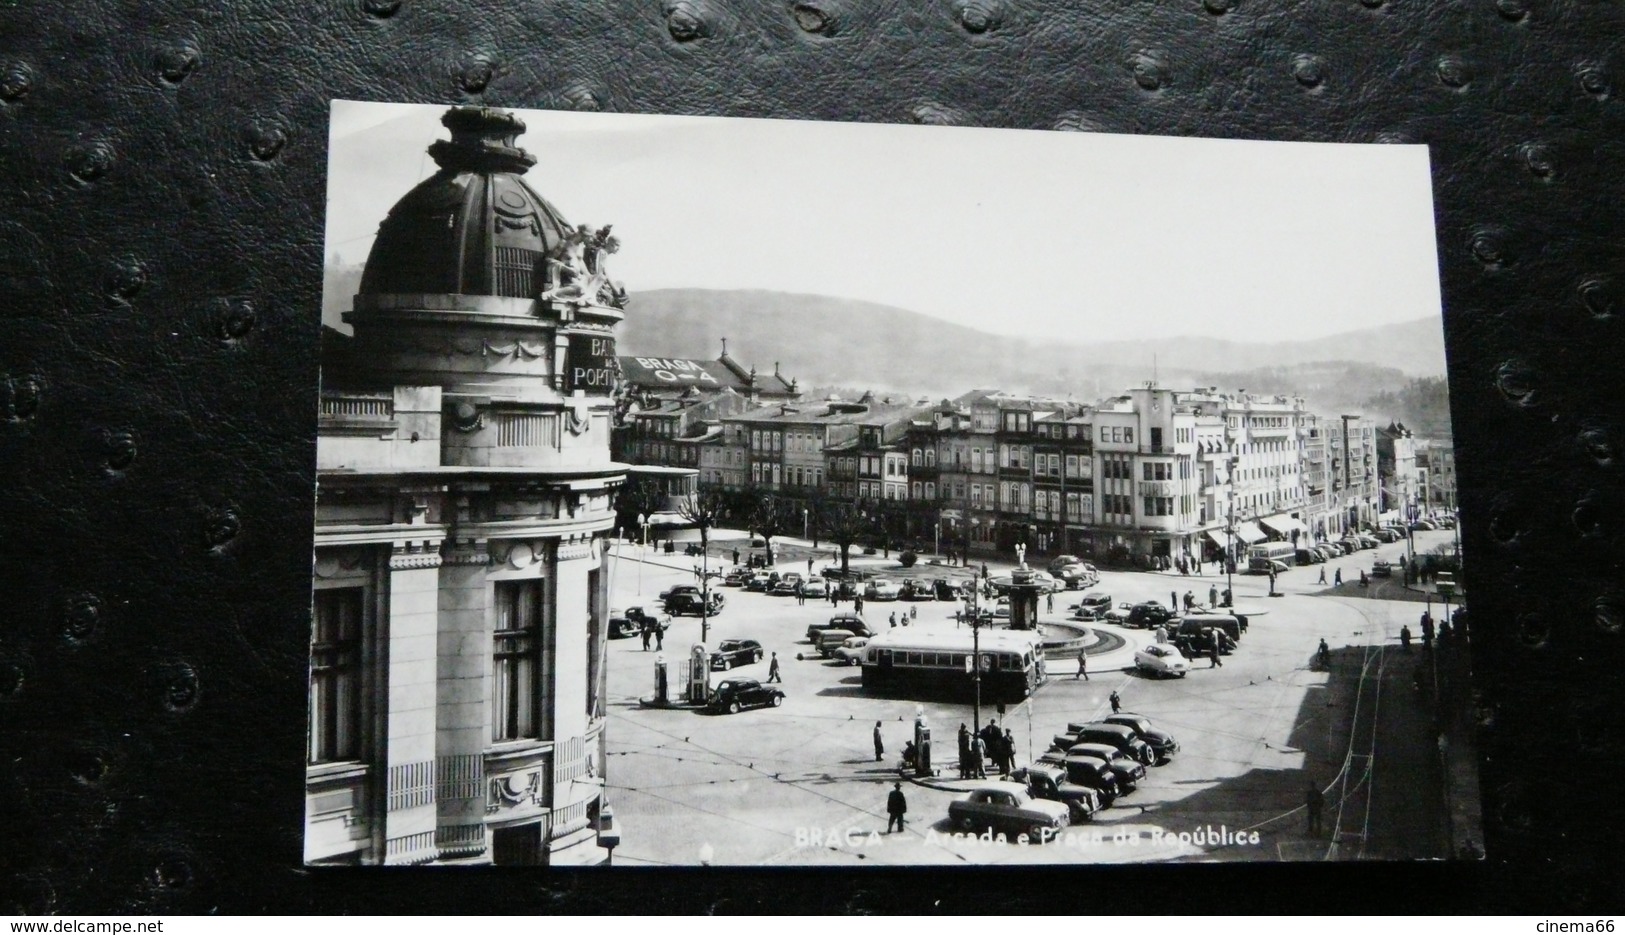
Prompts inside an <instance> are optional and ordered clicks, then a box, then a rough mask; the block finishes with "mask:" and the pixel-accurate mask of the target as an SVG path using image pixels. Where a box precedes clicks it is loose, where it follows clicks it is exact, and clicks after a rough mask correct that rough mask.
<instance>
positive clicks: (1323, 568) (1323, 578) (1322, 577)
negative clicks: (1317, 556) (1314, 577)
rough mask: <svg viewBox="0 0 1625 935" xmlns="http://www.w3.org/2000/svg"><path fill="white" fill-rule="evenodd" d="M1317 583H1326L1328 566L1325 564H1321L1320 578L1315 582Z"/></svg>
mask: <svg viewBox="0 0 1625 935" xmlns="http://www.w3.org/2000/svg"><path fill="white" fill-rule="evenodd" d="M1315 583H1316V584H1325V583H1326V566H1325V565H1322V566H1320V580H1319V581H1317V582H1315Z"/></svg>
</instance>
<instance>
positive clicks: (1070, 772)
mask: <svg viewBox="0 0 1625 935" xmlns="http://www.w3.org/2000/svg"><path fill="white" fill-rule="evenodd" d="M1037 765H1039V766H1047V767H1049V768H1051V769H1058V770H1060V771H1061V772H1062V774H1064V775H1065V776H1066V781H1067V782H1069V783H1071V784H1073V785H1075V786H1083V787H1084V788H1086V789H1093V790H1095V794H1096V795H1098V796H1100V807H1101V808H1110V807H1111V804H1112V803H1113V802H1115V801H1117V797H1118V796H1120V795H1122V794H1123V789H1122V787H1121V786H1119V785H1118V784H1117V777H1116V776H1114V775H1112V771H1111V767H1109V766H1107V765H1106V764H1105V763H1102V762H1100V761H1099V760H1094V759H1089V758H1087V757H1079V758H1078V759H1075V760H1073V759H1069V758H1068V757H1067V755H1066V751H1064V750H1051V751H1049V752H1048V753H1045V754H1044V755H1042V756H1040V757H1039V758H1038V763H1037Z"/></svg>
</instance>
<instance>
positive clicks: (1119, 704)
mask: <svg viewBox="0 0 1625 935" xmlns="http://www.w3.org/2000/svg"><path fill="white" fill-rule="evenodd" d="M1110 700H1111V703H1112V713H1113V714H1116V713H1118V712H1119V711H1121V710H1123V699H1122V698H1120V697H1118V695H1117V691H1116V690H1115V689H1113V690H1112V696H1111V699H1110Z"/></svg>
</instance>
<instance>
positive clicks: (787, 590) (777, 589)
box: [767, 578, 796, 597]
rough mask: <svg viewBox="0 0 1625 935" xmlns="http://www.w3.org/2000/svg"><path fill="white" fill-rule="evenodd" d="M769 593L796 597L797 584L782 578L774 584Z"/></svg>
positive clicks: (777, 595) (776, 595)
mask: <svg viewBox="0 0 1625 935" xmlns="http://www.w3.org/2000/svg"><path fill="white" fill-rule="evenodd" d="M767 593H769V594H771V595H773V596H774V597H795V596H796V586H795V585H794V584H793V583H791V582H790V581H788V580H786V579H784V578H780V579H779V582H778V583H777V584H775V585H773V589H772V590H771V591H768V592H767Z"/></svg>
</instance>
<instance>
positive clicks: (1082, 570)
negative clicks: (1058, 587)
mask: <svg viewBox="0 0 1625 935" xmlns="http://www.w3.org/2000/svg"><path fill="white" fill-rule="evenodd" d="M1050 574H1052V575H1054V576H1055V577H1056V579H1057V580H1059V581H1060V582H1061V584H1063V585H1065V586H1066V588H1067V589H1068V590H1071V591H1080V590H1082V589H1084V588H1092V587H1094V586H1095V585H1097V584H1099V583H1100V572H1099V571H1097V570H1096V569H1095V566H1093V565H1090V564H1089V563H1087V562H1083V563H1080V564H1077V565H1067V566H1066V567H1064V568H1063V569H1061V570H1060V571H1051V572H1050Z"/></svg>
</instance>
